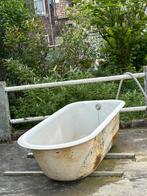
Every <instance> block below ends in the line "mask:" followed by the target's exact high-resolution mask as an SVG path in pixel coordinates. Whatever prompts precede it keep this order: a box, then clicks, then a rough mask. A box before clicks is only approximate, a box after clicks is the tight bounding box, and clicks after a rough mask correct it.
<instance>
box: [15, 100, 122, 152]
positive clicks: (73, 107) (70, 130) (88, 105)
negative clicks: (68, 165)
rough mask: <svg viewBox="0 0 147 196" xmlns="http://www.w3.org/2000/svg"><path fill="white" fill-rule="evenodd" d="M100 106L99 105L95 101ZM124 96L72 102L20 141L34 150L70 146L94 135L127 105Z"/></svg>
mask: <svg viewBox="0 0 147 196" xmlns="http://www.w3.org/2000/svg"><path fill="white" fill-rule="evenodd" d="M97 104H98V105H99V106H100V110H97V109H96V105H97ZM124 104H125V103H124V101H121V100H101V101H82V102H75V103H72V104H69V105H67V106H65V107H63V108H62V109H60V110H59V111H57V112H55V113H54V114H53V115H51V116H50V117H48V118H47V119H45V120H44V121H42V122H41V123H39V124H38V125H36V126H35V127H33V128H32V129H30V130H29V131H28V132H26V133H25V134H23V135H22V136H21V137H20V138H19V139H18V144H19V145H21V146H23V147H25V148H29V149H34V150H51V149H61V148H66V147H71V146H74V145H78V144H81V143H83V142H86V141H88V140H90V139H92V138H94V137H95V136H96V135H97V134H98V133H99V132H100V131H101V130H102V129H103V128H104V127H105V126H106V125H107V124H108V123H109V122H110V121H111V120H112V119H113V118H114V116H115V115H116V114H117V113H118V112H119V111H120V110H121V108H122V107H123V106H124Z"/></svg>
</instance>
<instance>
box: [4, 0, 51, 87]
mask: <svg viewBox="0 0 147 196" xmlns="http://www.w3.org/2000/svg"><path fill="white" fill-rule="evenodd" d="M44 35H45V30H44V27H43V25H42V22H41V20H40V19H39V18H38V17H36V16H33V15H32V13H31V12H30V11H29V9H28V8H27V7H26V4H25V0H11V1H10V0H1V1H0V62H1V64H0V68H1V75H2V76H3V77H2V78H3V79H4V80H7V79H8V78H9V83H10V81H11V83H12V84H15V83H16V84H17V83H18V81H20V82H22V81H23V80H25V83H26V82H27V78H26V77H25V78H24V79H23V78H22V77H23V74H22V75H18V74H17V73H16V74H15V73H14V72H15V68H16V66H17V68H18V64H20V68H18V69H21V71H22V72H23V68H24V72H26V69H28V70H29V69H33V71H35V73H36V74H37V75H38V76H39V75H43V72H44V67H45V60H44V59H45V56H46V54H47V51H48V47H47V43H46V40H45V37H44ZM9 59H10V60H9ZM12 60H14V62H16V64H17V65H16V66H15V65H14V62H12ZM12 64H13V66H14V69H13V66H12ZM12 73H14V75H17V78H15V77H12V76H11V74H12ZM9 76H10V77H9ZM32 77H34V76H32ZM12 79H14V80H12ZM15 79H16V81H15ZM32 81H33V80H32ZM28 82H30V78H28ZM21 84H22V83H21Z"/></svg>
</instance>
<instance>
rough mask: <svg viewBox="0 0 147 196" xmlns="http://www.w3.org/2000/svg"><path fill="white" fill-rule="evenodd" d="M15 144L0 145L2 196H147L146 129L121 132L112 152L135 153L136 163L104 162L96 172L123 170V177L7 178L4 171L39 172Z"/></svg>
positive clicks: (34, 164)
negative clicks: (79, 178)
mask: <svg viewBox="0 0 147 196" xmlns="http://www.w3.org/2000/svg"><path fill="white" fill-rule="evenodd" d="M27 152H28V151H27V150H25V149H23V148H21V147H19V146H18V145H17V144H16V143H13V144H0V195H11V196H13V195H15V196H36V195H37V196H39V195H41V196H46V195H47V196H49V195H50V196H146V195H147V129H125V130H121V131H120V132H119V136H118V139H117V142H116V145H115V146H114V147H113V148H112V149H111V152H130V153H131V152H133V153H135V155H136V160H129V159H128V160H108V159H106V160H103V161H102V163H101V165H100V166H99V167H98V169H97V170H109V171H113V170H114V171H124V176H123V177H103V178H102V177H101V178H100V177H87V178H85V179H83V180H80V181H77V182H69V183H63V182H55V181H52V180H50V179H49V178H47V177H46V176H44V175H40V176H15V177H14V176H4V175H3V172H4V171H5V170H14V171H16V170H31V171H32V170H39V166H38V165H37V163H36V161H35V159H30V158H27Z"/></svg>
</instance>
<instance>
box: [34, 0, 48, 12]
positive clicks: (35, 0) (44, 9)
mask: <svg viewBox="0 0 147 196" xmlns="http://www.w3.org/2000/svg"><path fill="white" fill-rule="evenodd" d="M37 1H38V0H34V8H35V13H36V14H37V15H39V16H45V15H46V7H45V0H40V1H42V5H43V11H42V12H38V10H37V7H36V5H37V3H36V2H37Z"/></svg>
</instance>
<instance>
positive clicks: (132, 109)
mask: <svg viewBox="0 0 147 196" xmlns="http://www.w3.org/2000/svg"><path fill="white" fill-rule="evenodd" d="M146 109H147V107H146V106H138V107H127V108H122V109H121V111H120V112H122V113H124V112H138V111H145V110H146ZM48 117H49V115H47V116H37V117H26V118H18V119H11V120H10V122H11V123H12V124H20V123H28V122H38V121H42V120H44V119H46V118H48Z"/></svg>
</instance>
